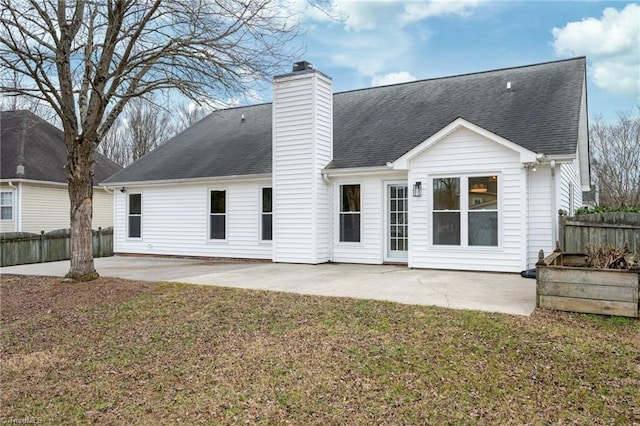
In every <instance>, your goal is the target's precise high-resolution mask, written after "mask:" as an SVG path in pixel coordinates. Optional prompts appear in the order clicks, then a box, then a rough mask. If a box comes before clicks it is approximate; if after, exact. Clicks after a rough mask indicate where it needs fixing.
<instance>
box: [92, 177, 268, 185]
mask: <svg viewBox="0 0 640 426" xmlns="http://www.w3.org/2000/svg"><path fill="white" fill-rule="evenodd" d="M265 179H271V173H261V174H253V175H233V176H217V177H211V176H209V177H199V178H182V179H160V180H140V181H120V182H100V183H99V184H98V185H99V186H101V187H105V188H116V187H118V186H148V185H174V184H179V183H206V182H216V183H218V182H227V181H237V180H265Z"/></svg>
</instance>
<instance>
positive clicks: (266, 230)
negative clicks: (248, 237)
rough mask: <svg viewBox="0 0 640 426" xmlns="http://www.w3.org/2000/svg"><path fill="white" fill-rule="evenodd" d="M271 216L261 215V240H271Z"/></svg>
mask: <svg viewBox="0 0 640 426" xmlns="http://www.w3.org/2000/svg"><path fill="white" fill-rule="evenodd" d="M272 222H273V220H272V215H271V214H263V215H262V239H263V240H265V241H271V240H272V239H273V235H272V230H271V229H272Z"/></svg>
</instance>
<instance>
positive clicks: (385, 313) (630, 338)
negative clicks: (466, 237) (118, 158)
mask: <svg viewBox="0 0 640 426" xmlns="http://www.w3.org/2000/svg"><path fill="white" fill-rule="evenodd" d="M0 290H1V293H0V308H1V315H0V316H1V326H2V335H1V344H2V346H1V353H0V360H1V363H2V364H1V367H2V370H1V371H2V373H1V374H2V375H1V383H0V384H1V396H0V403H1V406H0V417H1V418H2V421H3V422H10V421H13V422H14V423H15V422H17V421H22V422H25V421H30V422H40V423H43V424H75V423H77V424H86V423H100V424H104V423H108V424H175V423H184V424H198V423H205V424H235V423H244V424H296V425H307V424H323V425H324V424H350V425H351V424H362V425H365V424H366V425H369V424H442V423H449V424H469V423H477V424H549V423H559V424H633V423H636V424H637V423H640V391H639V389H640V323H639V322H638V321H637V320H630V319H624V318H617V317H610V318H609V317H599V316H591V315H579V314H568V313H560V312H552V311H545V310H536V311H535V312H534V314H533V315H532V316H531V317H516V316H510V315H503V314H492V313H482V312H475V311H461V310H450V309H444V308H436V307H426V306H408V305H400V304H395V303H386V302H378V301H365V300H354V299H341V298H328V297H314V296H302V295H295V294H284V293H275V292H264V291H248V290H239V289H225V288H216V287H200V286H191V285H178V284H167V283H144V282H136V281H126V280H119V279H117V280H116V279H105V278H101V279H99V280H97V281H94V282H90V283H61V282H60V280H59V279H55V278H37V277H13V276H4V277H2V283H1V286H0Z"/></svg>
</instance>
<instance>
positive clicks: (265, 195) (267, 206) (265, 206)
mask: <svg viewBox="0 0 640 426" xmlns="http://www.w3.org/2000/svg"><path fill="white" fill-rule="evenodd" d="M272 211H273V210H272V207H271V188H262V213H271V212H272Z"/></svg>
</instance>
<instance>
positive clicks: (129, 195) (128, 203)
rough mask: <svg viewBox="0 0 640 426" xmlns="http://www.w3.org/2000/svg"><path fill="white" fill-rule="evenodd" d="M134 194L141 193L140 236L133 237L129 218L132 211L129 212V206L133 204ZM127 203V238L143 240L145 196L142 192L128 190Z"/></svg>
mask: <svg viewBox="0 0 640 426" xmlns="http://www.w3.org/2000/svg"><path fill="white" fill-rule="evenodd" d="M132 195H140V215H139V216H140V236H139V237H131V236H129V218H130V217H131V213H130V212H129V208H130V206H131V203H130V197H131V196H132ZM125 203H127V240H134V241H141V240H142V212H143V211H144V204H143V203H144V197H143V196H142V192H127V193H126V194H125Z"/></svg>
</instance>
